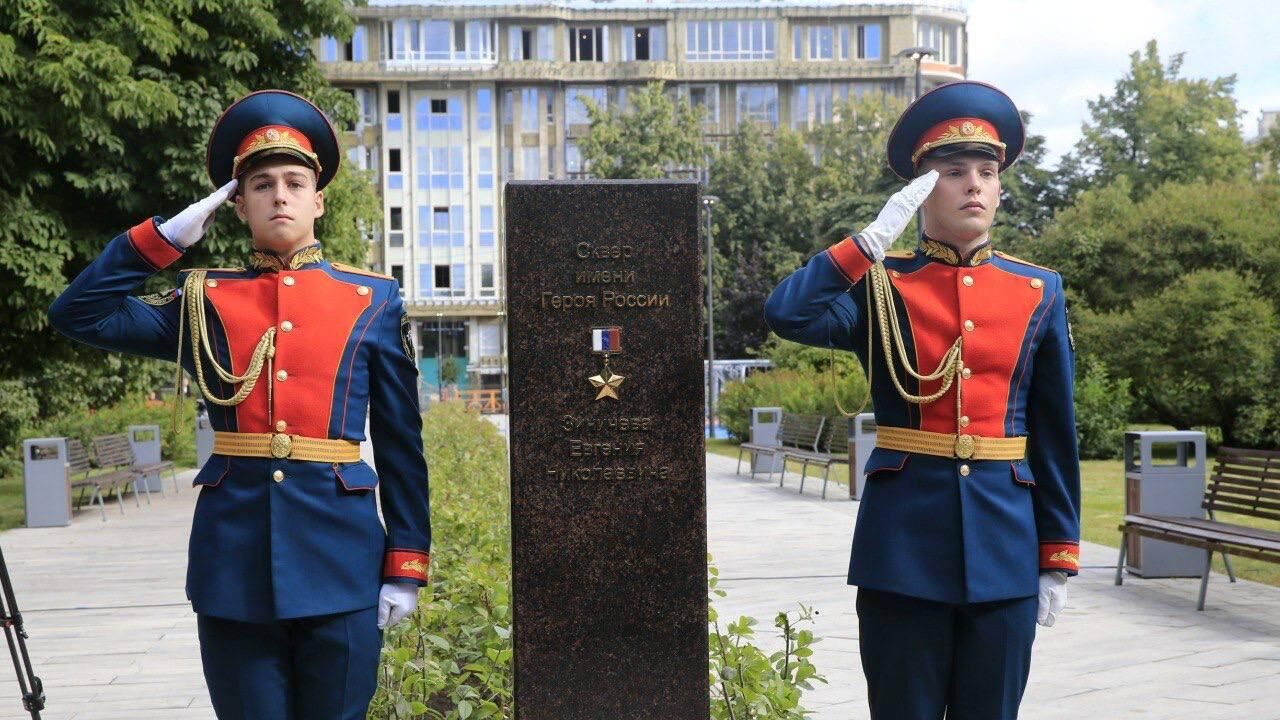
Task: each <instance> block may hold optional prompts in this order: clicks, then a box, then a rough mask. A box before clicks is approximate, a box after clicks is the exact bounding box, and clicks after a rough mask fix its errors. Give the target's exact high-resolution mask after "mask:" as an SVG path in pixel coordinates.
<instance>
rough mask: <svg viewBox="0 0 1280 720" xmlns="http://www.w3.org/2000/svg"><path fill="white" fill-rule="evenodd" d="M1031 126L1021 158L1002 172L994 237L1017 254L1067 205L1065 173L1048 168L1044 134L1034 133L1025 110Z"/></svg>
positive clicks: (1026, 119)
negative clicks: (1062, 176)
mask: <svg viewBox="0 0 1280 720" xmlns="http://www.w3.org/2000/svg"><path fill="white" fill-rule="evenodd" d="M1022 122H1023V126H1024V127H1026V128H1028V131H1027V134H1026V140H1025V141H1024V142H1023V147H1022V155H1021V156H1019V158H1018V161H1017V162H1015V163H1014V164H1013V165H1012V166H1011V167H1009V168H1008V169H1007V170H1005V171H1004V172H1003V173H1001V174H1000V209H999V211H998V212H996V219H995V224H994V225H992V229H991V237H992V239H993V241H994V242H995V244H996V247H999V248H1001V249H1003V250H1005V251H1006V252H1009V253H1012V254H1014V255H1017V254H1019V253H1020V252H1022V246H1023V245H1024V244H1025V242H1026V241H1027V240H1028V239H1029V238H1032V237H1035V236H1037V235H1039V234H1040V233H1042V232H1044V229H1045V227H1047V226H1048V224H1049V222H1050V221H1051V220H1052V219H1053V214H1054V213H1055V212H1056V211H1057V210H1058V209H1060V208H1061V207H1063V206H1064V205H1065V204H1066V189H1065V186H1064V183H1063V182H1061V180H1060V177H1061V174H1060V173H1058V172H1055V171H1054V170H1051V169H1049V168H1047V167H1045V164H1044V163H1045V154H1046V148H1045V144H1044V136H1043V135H1036V134H1034V133H1032V132H1030V130H1029V128H1030V126H1031V113H1028V112H1025V111H1024V112H1023V113H1022Z"/></svg>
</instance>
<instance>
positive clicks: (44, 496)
mask: <svg viewBox="0 0 1280 720" xmlns="http://www.w3.org/2000/svg"><path fill="white" fill-rule="evenodd" d="M68 472H69V468H68V457H67V439H66V438H61V437H54V438H34V439H31V440H23V441H22V483H23V487H22V499H23V506H24V509H25V518H26V519H25V521H24V523H23V524H24V525H26V526H27V527H29V528H37V527H59V526H63V525H70V524H71V482H70V479H69V478H68V477H67V473H68Z"/></svg>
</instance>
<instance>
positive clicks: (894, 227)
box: [858, 170, 938, 262]
mask: <svg viewBox="0 0 1280 720" xmlns="http://www.w3.org/2000/svg"><path fill="white" fill-rule="evenodd" d="M937 182H938V171H937V170H930V171H929V172H927V173H925V174H923V175H921V176H920V177H918V178H916V179H915V180H912V181H911V183H910V184H908V185H907V186H906V187H904V188H902V189H901V190H899V191H898V192H896V193H894V194H893V196H892V197H890V198H889V202H887V203H885V205H884V208H883V209H881V210H880V214H879V215H877V216H876V219H875V220H874V221H873V222H872V223H871V224H870V225H868V226H866V227H865V228H863V230H862V232H860V233H858V242H860V243H861V244H862V247H863V248H865V249H866V251H867V253H868V254H869V255H871V257H873V258H875V260H876V262H880V261H881V260H883V259H884V254H885V251H886V250H888V249H889V247H890V246H891V245H893V241H894V240H897V239H898V236H899V235H901V234H902V231H903V230H906V229H907V224H908V223H910V222H911V216H913V215H915V214H916V210H917V209H918V208H919V207H920V204H921V203H923V202H924V201H925V198H927V197H929V193H931V192H933V186H934V184H936V183H937Z"/></svg>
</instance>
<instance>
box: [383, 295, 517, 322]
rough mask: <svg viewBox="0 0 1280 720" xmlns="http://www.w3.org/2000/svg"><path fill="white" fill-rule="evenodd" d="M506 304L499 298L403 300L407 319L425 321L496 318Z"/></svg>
mask: <svg viewBox="0 0 1280 720" xmlns="http://www.w3.org/2000/svg"><path fill="white" fill-rule="evenodd" d="M505 306H506V304H505V303H504V302H503V301H502V300H501V299H500V298H466V297H426V298H409V297H406V298H405V300H404V307H405V310H406V311H407V312H408V313H409V317H412V318H419V319H426V320H429V319H431V318H435V317H437V316H440V317H471V316H482V317H497V316H499V315H501V314H502V312H503V310H504V309H505Z"/></svg>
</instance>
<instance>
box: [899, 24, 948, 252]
mask: <svg viewBox="0 0 1280 720" xmlns="http://www.w3.org/2000/svg"><path fill="white" fill-rule="evenodd" d="M896 54H897V56H898V57H909V58H911V59H912V60H914V61H915V63H916V93H915V95H914V96H912V98H911V99H912V101H915V100H919V99H920V61H922V60H924V59H925V58H926V57H929V56H930V55H937V54H938V51H937V50H934V49H933V48H930V47H909V48H903V49H902V50H899V51H898V52H897V53H896ZM922 237H924V214H923V213H921V212H920V208H916V239H917V242H918V241H919V239H920V238H922Z"/></svg>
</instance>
